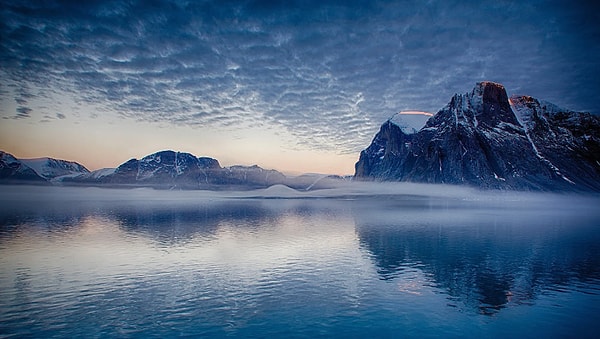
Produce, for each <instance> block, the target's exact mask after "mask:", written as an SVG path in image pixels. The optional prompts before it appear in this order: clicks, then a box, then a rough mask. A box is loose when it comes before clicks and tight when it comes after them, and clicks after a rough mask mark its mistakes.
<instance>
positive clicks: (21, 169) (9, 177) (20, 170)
mask: <svg viewBox="0 0 600 339" xmlns="http://www.w3.org/2000/svg"><path fill="white" fill-rule="evenodd" d="M0 182H2V183H21V182H30V183H45V182H46V179H45V178H43V177H41V176H39V175H38V174H37V173H36V172H35V171H34V170H33V169H32V168H31V167H29V166H27V165H25V164H24V163H23V162H21V161H20V160H19V159H17V158H15V157H14V156H13V155H12V154H10V153H6V152H3V151H0Z"/></svg>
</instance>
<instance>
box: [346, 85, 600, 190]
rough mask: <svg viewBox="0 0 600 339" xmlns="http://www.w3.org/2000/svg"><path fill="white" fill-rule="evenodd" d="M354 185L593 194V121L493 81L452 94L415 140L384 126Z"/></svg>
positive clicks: (599, 175) (596, 166)
mask: <svg viewBox="0 0 600 339" xmlns="http://www.w3.org/2000/svg"><path fill="white" fill-rule="evenodd" d="M354 177H355V179H356V180H381V181H410V182H422V183H446V184H466V185H470V186H475V187H480V188H491V189H516V190H542V191H600V118H599V117H597V116H594V115H591V114H589V113H579V112H573V111H569V110H565V109H561V108H559V107H557V106H556V105H553V104H550V103H547V102H543V101H539V100H537V99H534V98H532V97H529V96H512V97H511V98H510V99H509V98H508V96H507V94H506V90H505V88H504V87H503V86H502V85H500V84H497V83H493V82H481V83H478V84H477V85H476V86H475V88H474V89H473V90H472V91H471V92H470V93H466V94H463V95H458V94H456V95H454V97H452V99H451V100H450V102H449V103H448V104H447V105H446V106H445V107H443V108H442V109H441V110H440V111H439V112H438V113H437V114H435V115H434V116H432V117H431V118H429V119H428V120H427V122H426V123H425V124H424V126H423V127H422V128H421V129H420V130H418V132H416V133H411V132H410V131H408V132H407V131H406V129H404V130H403V129H402V128H401V126H399V123H398V122H397V121H393V120H392V119H390V120H388V121H386V122H385V123H384V124H383V125H382V126H381V128H380V130H379V132H378V133H377V134H376V136H375V138H374V139H373V141H372V143H371V145H369V147H367V148H366V149H365V150H363V151H362V152H361V154H360V158H359V160H358V162H357V163H356V165H355V175H354Z"/></svg>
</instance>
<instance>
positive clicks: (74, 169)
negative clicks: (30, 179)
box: [21, 158, 88, 179]
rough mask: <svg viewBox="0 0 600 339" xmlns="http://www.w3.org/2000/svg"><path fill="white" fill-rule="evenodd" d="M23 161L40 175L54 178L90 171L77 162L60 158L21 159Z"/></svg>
mask: <svg viewBox="0 0 600 339" xmlns="http://www.w3.org/2000/svg"><path fill="white" fill-rule="evenodd" d="M21 162H22V163H23V164H25V166H27V167H29V168H31V169H32V170H34V171H35V173H37V174H38V175H39V176H41V177H43V178H46V179H52V178H58V177H64V176H66V175H72V174H75V175H80V174H84V173H88V172H87V170H86V169H85V168H80V165H78V164H77V163H74V162H71V161H66V160H58V159H53V158H34V159H21Z"/></svg>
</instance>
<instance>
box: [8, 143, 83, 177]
mask: <svg viewBox="0 0 600 339" xmlns="http://www.w3.org/2000/svg"><path fill="white" fill-rule="evenodd" d="M89 172H90V171H88V169H87V168H85V167H84V166H83V165H81V164H78V163H76V162H73V161H67V160H60V159H53V158H37V159H17V158H16V157H14V156H13V155H12V154H9V153H6V152H2V151H0V180H2V181H3V182H38V183H39V182H45V181H60V180H61V179H63V178H65V177H69V176H79V175H82V174H86V173H89Z"/></svg>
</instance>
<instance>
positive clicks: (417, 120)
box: [388, 111, 433, 134]
mask: <svg viewBox="0 0 600 339" xmlns="http://www.w3.org/2000/svg"><path fill="white" fill-rule="evenodd" d="M432 116H433V114H431V113H427V112H419V111H404V112H400V113H396V114H394V115H393V116H392V117H391V118H389V119H388V121H389V122H391V123H393V124H394V125H396V126H398V127H400V129H401V130H402V132H404V133H406V134H414V133H417V132H418V131H420V130H421V128H423V127H424V126H425V123H427V120H429V118H431V117H432Z"/></svg>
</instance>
